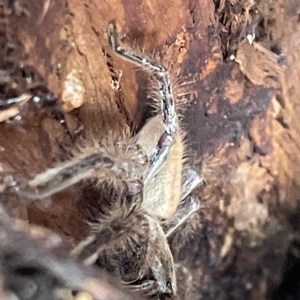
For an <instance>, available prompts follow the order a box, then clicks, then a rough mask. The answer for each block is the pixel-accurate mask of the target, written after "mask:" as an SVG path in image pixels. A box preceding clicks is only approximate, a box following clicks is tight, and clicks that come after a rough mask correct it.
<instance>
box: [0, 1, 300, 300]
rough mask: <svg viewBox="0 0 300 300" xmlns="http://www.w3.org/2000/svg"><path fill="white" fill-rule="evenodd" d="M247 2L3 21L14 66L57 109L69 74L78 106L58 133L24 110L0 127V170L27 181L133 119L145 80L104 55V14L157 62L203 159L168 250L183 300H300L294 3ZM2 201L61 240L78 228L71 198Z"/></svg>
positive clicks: (98, 8) (40, 13) (40, 12)
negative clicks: (189, 221)
mask: <svg viewBox="0 0 300 300" xmlns="http://www.w3.org/2000/svg"><path fill="white" fill-rule="evenodd" d="M257 2H259V3H256V2H255V1H227V0H221V1H217V0H215V1H213V0H203V1H200V0H199V1H195V0H189V1H185V0H165V1H161V0H148V1H134V0H123V1H117V0H109V1H96V0H68V1H58V0H43V1H26V0H23V2H21V1H20V5H21V7H23V8H25V10H24V9H23V11H22V10H21V11H19V12H18V14H17V13H11V14H10V15H6V14H4V13H3V20H4V21H3V23H1V26H2V27H1V34H2V35H3V36H4V35H5V36H6V37H7V38H8V40H9V41H11V42H12V43H16V44H20V45H23V46H22V47H21V46H20V49H21V50H20V54H18V55H19V56H18V59H20V60H22V61H24V62H25V63H26V64H28V65H30V66H33V67H34V68H35V69H36V70H37V71H38V72H39V73H40V75H41V76H42V77H43V79H44V82H45V85H46V86H47V87H48V88H49V89H50V90H51V91H52V92H53V93H54V94H55V95H57V96H58V98H59V99H60V101H63V100H66V101H67V100H68V99H67V97H65V96H64V92H63V91H64V85H65V84H66V83H67V82H68V80H70V78H73V79H74V78H75V79H74V80H75V82H76V83H77V84H78V85H79V86H80V88H81V90H83V91H84V94H83V98H82V99H79V100H82V101H83V104H80V105H79V106H80V107H79V108H77V109H74V110H72V111H71V112H68V113H66V116H65V118H66V123H67V125H68V128H69V131H66V128H65V127H64V126H63V125H62V124H61V122H59V121H58V120H57V119H56V118H55V117H53V115H49V114H47V113H41V112H40V110H39V109H37V108H36V107H34V106H32V107H30V108H28V110H27V112H26V114H24V115H23V116H22V120H21V121H20V122H13V123H7V122H6V123H2V124H0V132H1V134H0V146H1V149H0V150H1V151H0V167H1V171H2V173H3V174H11V175H14V176H15V177H17V178H30V177H32V176H34V175H35V174H37V173H39V172H41V171H42V170H45V169H46V168H48V167H50V166H53V165H54V164H55V163H57V162H58V161H61V160H65V159H66V158H67V157H68V156H69V155H70V153H71V151H72V149H74V148H75V147H76V146H77V145H79V144H80V143H81V140H83V139H85V140H93V139H103V138H105V137H106V136H108V135H109V132H110V131H111V130H113V131H114V132H120V134H121V132H122V130H123V129H124V128H130V129H131V130H136V129H137V128H140V126H141V125H142V124H143V122H144V121H145V118H146V117H147V116H148V111H147V106H146V103H145V99H146V97H145V95H146V92H147V90H146V86H145V84H146V79H145V78H144V77H143V76H140V74H139V73H138V72H136V70H135V69H134V68H132V67H131V66H129V65H128V64H127V63H124V62H122V61H120V60H119V59H117V58H115V57H114V56H113V55H112V53H111V50H110V48H109V46H108V43H107V37H106V28H107V24H108V23H109V22H110V21H111V20H115V21H116V22H117V24H118V26H119V27H120V29H122V32H124V33H125V34H126V35H125V37H124V43H125V44H127V45H129V46H134V47H135V48H139V49H144V51H145V52H146V53H148V54H150V53H155V55H156V56H159V57H161V59H162V60H163V61H164V63H165V65H167V66H168V67H169V68H170V72H171V74H172V76H173V78H174V79H176V80H177V85H176V95H177V99H178V100H177V101H179V102H180V103H183V104H184V110H183V111H184V112H183V123H184V128H185V129H186V131H187V137H188V141H189V142H188V149H190V150H191V152H192V153H195V154H194V157H193V159H191V163H197V162H198V161H200V160H202V169H203V176H204V178H205V180H206V182H205V184H204V185H203V186H202V187H201V188H199V191H198V195H199V198H200V201H201V206H202V208H201V212H200V215H199V216H200V217H199V216H198V217H199V228H198V229H197V231H196V232H195V234H194V236H193V238H192V239H191V240H190V241H189V242H188V243H187V244H186V246H185V247H184V248H183V249H180V250H178V249H176V241H174V242H173V244H172V247H173V252H174V253H175V258H176V260H177V261H180V262H182V263H183V264H184V265H185V266H186V267H187V268H189V270H190V271H191V272H192V274H193V282H194V290H193V294H194V295H193V297H192V298H191V299H214V300H215V299H218V300H221V299H299V297H300V289H299V286H300V285H299V273H300V269H299V266H300V255H299V242H300V241H299V230H300V222H299V217H298V215H299V213H300V204H299V196H298V194H299V191H300V179H298V170H299V163H300V156H299V155H298V151H299V148H300V126H299V120H298V119H299V113H300V111H299V107H300V106H299V104H300V102H299V101H300V100H299V99H300V84H299V83H300V65H299V63H298V62H299V59H300V57H299V56H300V54H299V51H298V50H299V47H300V25H299V24H300V23H299V14H300V4H299V1H297V0H288V1H287V0H280V1H272V0H261V1H257ZM253 32H255V37H256V39H255V41H254V43H252V44H250V43H249V42H248V41H247V39H245V37H246V36H247V34H251V33H253ZM0 50H1V49H0ZM3 55H4V54H3ZM5 55H7V53H6V54H5ZM230 58H231V59H230ZM120 74H122V76H121V77H120V76H119V75H120ZM72 76H73V77H72ZM119 78H121V79H120V81H119ZM114 84H117V85H119V86H118V88H116V87H115V85H114ZM79 102H80V101H79ZM66 103H67V102H66ZM66 103H65V104H64V107H65V110H66V111H68V110H70V107H69V106H68V105H69V104H68V103H67V104H66ZM203 166H204V167H203ZM299 178H300V177H299ZM6 204H7V206H8V207H9V208H10V213H11V215H12V216H14V217H16V218H20V219H23V220H28V221H29V223H33V224H37V225H42V226H45V227H47V228H49V229H52V230H54V231H56V232H58V233H60V234H62V235H64V236H66V237H69V238H70V241H71V242H73V241H76V240H78V239H80V238H81V237H82V235H83V233H84V229H85V223H84V218H83V213H82V211H81V210H80V209H79V208H78V202H77V200H76V198H75V197H74V194H73V193H72V191H66V192H63V193H59V194H58V195H56V196H55V197H53V198H52V199H51V200H50V199H49V200H47V201H45V200H43V201H38V202H35V203H29V202H28V201H25V200H24V199H23V200H22V199H19V198H17V197H14V196H12V195H6Z"/></svg>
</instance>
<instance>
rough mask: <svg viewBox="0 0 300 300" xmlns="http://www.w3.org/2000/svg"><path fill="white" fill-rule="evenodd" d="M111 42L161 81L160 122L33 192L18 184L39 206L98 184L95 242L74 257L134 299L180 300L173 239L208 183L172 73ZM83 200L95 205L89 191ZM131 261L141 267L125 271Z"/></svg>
mask: <svg viewBox="0 0 300 300" xmlns="http://www.w3.org/2000/svg"><path fill="white" fill-rule="evenodd" d="M108 36H109V42H110V45H111V47H112V50H113V51H114V53H115V54H116V55H117V56H119V57H120V58H121V59H124V60H127V61H128V62H130V63H133V64H135V65H136V66H138V67H140V68H142V69H143V70H144V71H146V72H148V73H149V75H151V77H152V78H153V79H155V81H156V83H157V85H156V88H155V91H154V92H155V93H154V94H155V95H156V98H157V99H156V101H157V104H158V106H159V107H158V109H157V111H158V112H159V114H158V115H157V116H154V117H153V118H150V119H149V120H147V122H146V124H145V125H144V127H143V128H142V129H141V130H140V131H139V132H138V133H137V134H136V135H135V136H133V137H131V136H128V135H127V134H126V133H125V134H124V136H125V137H124V139H123V140H122V141H117V142H116V141H113V140H112V141H109V142H107V141H105V143H104V142H101V141H99V143H97V145H94V146H93V147H86V148H85V149H83V150H81V152H80V153H79V152H78V153H77V154H76V155H74V157H73V158H72V159H71V160H70V161H67V162H65V163H62V164H59V165H57V166H56V167H54V168H52V169H48V170H46V171H45V172H44V173H42V174H40V175H37V176H36V177H35V178H34V179H32V180H30V181H28V182H27V183H26V184H19V183H16V184H15V185H14V190H15V191H16V192H17V193H18V194H19V195H23V196H25V197H29V198H34V199H36V198H43V197H46V196H50V195H52V194H54V193H56V192H59V191H61V190H63V189H65V188H68V187H70V186H71V185H73V184H76V183H78V182H80V181H81V182H82V183H83V185H84V184H87V183H88V184H89V185H91V184H92V186H93V189H94V191H95V193H96V195H97V197H98V198H99V210H97V206H95V205H94V206H93V207H92V208H91V211H90V215H91V216H92V220H91V221H90V231H89V234H88V235H87V237H86V238H85V239H83V240H82V241H81V242H80V243H79V244H78V245H77V246H76V247H75V249H74V250H73V252H72V255H73V256H74V257H76V259H78V260H80V261H83V263H84V264H86V265H92V264H95V263H97V262H98V264H100V265H101V266H104V267H105V266H107V265H108V266H107V269H108V270H110V271H111V272H113V273H115V274H117V275H118V276H120V277H121V278H122V279H123V280H124V281H125V282H127V283H130V287H131V289H132V290H134V291H137V290H143V291H144V292H145V293H147V294H152V293H153V290H154V293H156V292H158V293H159V294H176V291H177V286H176V285H177V283H176V274H175V272H176V271H175V266H174V261H173V256H172V253H171V251H170V248H169V245H168V237H169V236H170V235H171V234H172V233H173V232H174V231H175V230H176V229H177V228H178V227H179V226H180V225H181V224H183V223H184V222H185V221H186V220H187V219H188V218H189V217H190V216H191V214H192V213H194V212H195V211H196V210H197V209H198V207H199V205H198V201H197V200H196V199H195V198H193V197H191V196H189V194H190V193H191V191H192V190H193V189H194V188H195V187H196V186H197V185H198V184H199V183H200V182H201V178H200V177H199V176H198V175H197V173H196V172H195V171H193V170H190V169H188V168H187V167H186V166H185V165H184V159H183V158H184V142H183V137H182V136H183V135H182V134H181V130H180V126H179V121H178V117H177V113H176V108H175V101H174V98H173V93H172V85H171V80H170V77H169V74H168V71H167V70H166V69H165V68H164V67H163V66H161V65H160V64H159V63H157V62H156V61H155V60H151V59H149V58H145V57H143V56H141V55H139V54H138V53H136V52H133V51H131V50H126V49H124V48H123V47H122V46H121V44H120V42H119V38H118V34H117V31H116V27H115V25H114V24H110V25H109V27H108ZM88 190H89V189H88ZM95 193H94V194H95ZM81 197H83V198H84V202H85V203H89V195H88V193H85V192H84V190H83V193H82V195H81ZM96 202H97V201H96ZM131 257H134V258H135V259H136V260H137V261H136V263H132V264H126V261H128V258H131ZM149 274H150V275H149Z"/></svg>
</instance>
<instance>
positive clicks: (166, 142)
mask: <svg viewBox="0 0 300 300" xmlns="http://www.w3.org/2000/svg"><path fill="white" fill-rule="evenodd" d="M108 36H109V42H110V45H111V47H112V49H113V51H114V52H115V54H116V55H117V56H119V57H120V58H122V59H123V60H126V61H128V62H130V63H133V64H135V65H136V66H138V67H140V68H142V69H144V70H146V71H148V72H150V73H151V74H152V75H153V76H154V78H155V79H156V80H157V85H158V94H159V95H158V96H159V97H158V98H159V101H160V103H161V112H162V119H163V123H164V127H165V131H164V133H163V134H162V135H161V136H160V138H159V140H158V142H157V145H156V148H155V149H153V152H152V154H151V155H150V163H151V167H150V169H149V173H148V176H147V178H146V181H149V180H151V179H152V178H153V177H154V176H155V175H156V174H157V172H158V171H159V168H160V166H161V165H162V164H163V163H164V161H165V160H166V157H167V155H168V154H169V152H170V148H171V146H172V145H173V144H174V141H175V138H176V135H177V132H178V119H177V114H176V109H175V103H174V99H173V93H172V87H171V81H170V77H169V73H168V71H167V70H166V69H165V68H164V67H163V66H161V65H160V64H158V63H157V62H155V61H154V60H151V59H149V58H146V57H142V56H140V55H139V54H138V53H136V52H134V51H132V50H126V49H124V48H123V47H122V46H121V44H120V41H119V36H118V33H117V30H116V26H115V24H114V23H110V24H109V26H108Z"/></svg>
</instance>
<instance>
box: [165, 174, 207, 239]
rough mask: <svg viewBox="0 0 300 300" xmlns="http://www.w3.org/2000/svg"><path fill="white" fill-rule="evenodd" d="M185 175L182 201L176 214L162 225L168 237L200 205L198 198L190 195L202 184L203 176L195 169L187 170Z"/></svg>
mask: <svg viewBox="0 0 300 300" xmlns="http://www.w3.org/2000/svg"><path fill="white" fill-rule="evenodd" d="M184 177H185V180H184V182H183V184H182V187H181V203H180V205H179V207H178V209H177V211H176V212H175V214H174V216H173V217H172V218H171V219H170V220H168V221H166V222H165V223H164V224H163V225H162V226H163V229H164V232H165V234H166V237H167V238H168V237H170V236H171V235H172V234H173V233H174V232H175V231H176V230H178V228H179V227H180V226H181V225H182V224H184V223H185V222H186V221H187V220H188V219H189V218H190V217H191V216H192V215H193V214H194V213H195V212H196V211H197V210H198V209H199V207H200V204H199V201H198V199H197V198H196V197H194V196H190V193H192V191H193V190H194V189H195V188H196V187H197V186H199V184H201V182H202V181H203V178H201V177H200V176H199V175H198V174H197V172H196V171H195V170H193V169H189V170H187V172H186V174H185V176H184Z"/></svg>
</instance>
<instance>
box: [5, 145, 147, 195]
mask: <svg viewBox="0 0 300 300" xmlns="http://www.w3.org/2000/svg"><path fill="white" fill-rule="evenodd" d="M106 152H107V151H106V150H105V149H102V148H101V147H99V148H96V149H93V150H89V154H80V155H76V156H75V157H74V158H73V159H72V160H70V161H68V162H65V163H62V164H60V165H59V166H57V167H55V168H51V169H48V170H46V171H45V172H44V173H41V174H39V175H37V176H36V177H35V178H33V179H32V180H29V181H28V182H27V183H25V184H20V183H17V182H16V181H13V180H8V181H10V182H9V184H8V187H10V188H13V190H14V191H16V192H17V193H18V194H19V195H22V196H24V197H26V198H29V199H43V198H45V197H48V196H51V195H53V194H55V193H57V192H60V191H62V190H64V189H66V188H68V187H70V186H72V185H74V184H76V183H78V182H79V181H81V180H84V179H87V178H91V177H93V176H94V177H97V178H98V179H102V180H103V181H105V179H106V178H107V174H108V172H110V173H111V174H113V175H114V176H116V177H117V178H119V179H120V180H122V181H123V182H124V183H125V184H126V185H127V188H128V192H129V194H132V195H136V194H139V193H140V192H141V191H142V188H143V187H142V180H143V178H142V174H143V172H142V168H144V167H145V166H144V165H145V164H146V163H147V161H146V158H145V157H142V156H140V155H138V156H137V157H138V159H137V160H127V161H123V160H122V157H121V156H122V155H120V157H118V156H116V157H113V156H112V155H109V154H107V153H106ZM134 156H135V155H134V153H133V154H132V157H134ZM128 157H129V156H127V158H128ZM140 169H141V170H140ZM101 172H103V176H102V178H99V174H101ZM139 175H140V176H139Z"/></svg>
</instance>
